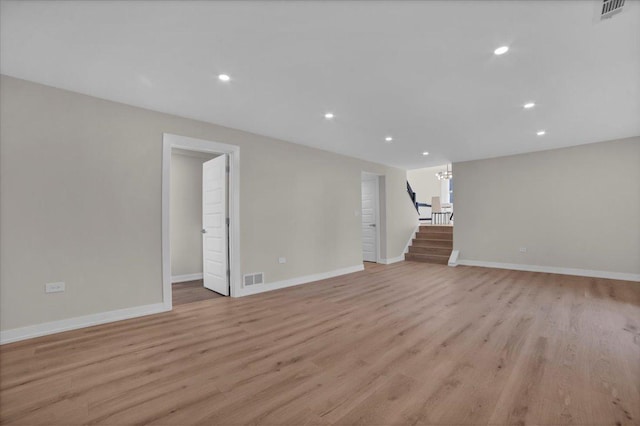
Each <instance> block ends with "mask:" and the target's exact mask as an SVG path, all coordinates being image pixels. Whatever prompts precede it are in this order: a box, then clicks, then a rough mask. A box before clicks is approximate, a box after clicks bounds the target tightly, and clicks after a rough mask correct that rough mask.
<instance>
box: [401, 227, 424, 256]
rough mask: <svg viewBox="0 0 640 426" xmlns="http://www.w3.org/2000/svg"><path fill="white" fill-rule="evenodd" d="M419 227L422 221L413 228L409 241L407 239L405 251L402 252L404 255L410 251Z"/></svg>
mask: <svg viewBox="0 0 640 426" xmlns="http://www.w3.org/2000/svg"><path fill="white" fill-rule="evenodd" d="M419 229H420V221H418V224H417V225H416V227H415V228H414V229H413V232H412V233H411V236H409V241H407V244H406V245H405V246H404V251H403V252H402V254H403V255H405V254H407V253H409V246H410V245H411V242H412V241H413V239H414V237H415V236H416V232H418V230H419ZM402 258H403V259H404V256H402ZM396 259H397V258H396Z"/></svg>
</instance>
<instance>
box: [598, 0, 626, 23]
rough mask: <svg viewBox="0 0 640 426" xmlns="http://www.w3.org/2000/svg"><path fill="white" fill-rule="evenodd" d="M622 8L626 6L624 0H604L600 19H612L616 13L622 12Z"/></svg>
mask: <svg viewBox="0 0 640 426" xmlns="http://www.w3.org/2000/svg"><path fill="white" fill-rule="evenodd" d="M622 6H624V0H602V9H601V10H600V18H601V19H606V18H611V17H612V16H613V15H615V14H616V13H618V12H621V11H622Z"/></svg>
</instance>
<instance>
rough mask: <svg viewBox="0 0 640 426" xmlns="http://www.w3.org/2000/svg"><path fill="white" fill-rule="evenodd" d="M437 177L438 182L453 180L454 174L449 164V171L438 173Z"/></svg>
mask: <svg viewBox="0 0 640 426" xmlns="http://www.w3.org/2000/svg"><path fill="white" fill-rule="evenodd" d="M436 177H437V178H438V180H445V179H453V172H452V171H451V170H449V164H447V170H446V171H442V172H438V173H436Z"/></svg>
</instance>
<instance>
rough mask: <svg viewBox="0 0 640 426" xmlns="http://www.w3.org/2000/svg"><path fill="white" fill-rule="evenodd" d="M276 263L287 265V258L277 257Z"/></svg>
mask: <svg viewBox="0 0 640 426" xmlns="http://www.w3.org/2000/svg"><path fill="white" fill-rule="evenodd" d="M278 263H287V258H286V257H279V258H278Z"/></svg>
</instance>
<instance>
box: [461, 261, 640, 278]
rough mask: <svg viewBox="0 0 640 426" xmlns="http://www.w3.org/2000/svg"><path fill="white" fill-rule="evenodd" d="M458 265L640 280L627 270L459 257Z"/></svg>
mask: <svg viewBox="0 0 640 426" xmlns="http://www.w3.org/2000/svg"><path fill="white" fill-rule="evenodd" d="M458 265H466V266H481V267H485V268H498V269H513V270H515V271H528V272H547V273H550V274H561V275H577V276H580V277H593V278H608V279H612V280H622V281H640V274H630V273H626V272H611V271H596V270H591V269H578V268H563V267H560V266H539V265H523V264H518V263H500V262H485V261H483V260H467V259H458Z"/></svg>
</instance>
